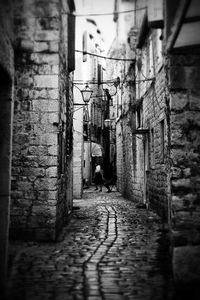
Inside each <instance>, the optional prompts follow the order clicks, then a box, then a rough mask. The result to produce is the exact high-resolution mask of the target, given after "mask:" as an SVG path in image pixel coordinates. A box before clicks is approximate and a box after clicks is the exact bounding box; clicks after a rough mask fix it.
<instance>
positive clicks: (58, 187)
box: [10, 0, 72, 240]
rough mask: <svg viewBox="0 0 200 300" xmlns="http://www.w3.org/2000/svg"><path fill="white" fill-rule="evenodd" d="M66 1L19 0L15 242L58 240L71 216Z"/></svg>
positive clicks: (14, 197) (17, 17) (14, 158)
mask: <svg viewBox="0 0 200 300" xmlns="http://www.w3.org/2000/svg"><path fill="white" fill-rule="evenodd" d="M63 3H65V1H63ZM63 3H61V1H53V0H52V1H33V0H28V1H27V0H26V1H25V0H24V1H19V2H16V7H15V19H14V25H15V69H16V72H15V84H16V87H15V109H14V137H13V164H12V209H11V230H10V232H11V237H13V238H23V239H24V238H25V239H36V240H54V239H55V238H56V233H57V232H58V231H59V230H60V229H61V227H62V224H63V217H64V215H66V214H67V213H68V211H67V210H66V208H67V204H66V201H68V200H69V201H70V199H66V197H67V196H66V189H67V188H69V186H67V187H66V184H67V178H68V176H69V174H68V172H70V168H71V166H70V161H71V155H72V151H70V150H69V151H68V157H67V158H66V156H65V151H64V150H65V147H66V145H67V142H68V141H69V140H70V139H72V137H71V136H70V135H71V133H70V130H69V129H71V127H69V126H67V125H66V111H68V108H70V105H71V104H70V103H69V100H68V99H70V97H71V95H70V93H69V86H68V82H69V78H68V65H67V55H68V52H67V49H68V45H67V43H68V41H67V28H68V27H67V14H61V12H62V10H63V9H64V10H65V11H66V9H68V7H62V6H60V5H61V4H63ZM66 5H67V4H66ZM61 38H62V43H61V42H60V41H61ZM71 101H72V100H71ZM71 118H72V117H71ZM68 121H69V124H70V117H69V118H68ZM69 124H68V125H69ZM66 161H67V164H66ZM68 196H69V195H68ZM71 197H72V196H71Z"/></svg>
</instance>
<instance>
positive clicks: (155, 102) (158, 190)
mask: <svg viewBox="0 0 200 300" xmlns="http://www.w3.org/2000/svg"><path fill="white" fill-rule="evenodd" d="M165 77H166V75H165V69H164V67H162V68H161V69H160V70H159V72H158V73H157V74H156V79H155V82H152V83H150V84H149V87H148V88H147V91H148V92H147V93H146V95H145V97H144V98H143V117H144V119H143V127H144V128H148V129H149V134H148V140H149V157H148V159H149V162H148V166H147V169H148V171H149V172H148V178H147V192H148V201H149V203H150V204H151V205H152V206H153V207H154V208H155V209H156V211H157V212H158V213H159V214H160V215H161V216H162V217H163V218H164V219H165V220H167V218H168V183H169V179H168V173H169V169H168V163H169V157H168V130H169V128H168V125H167V115H166V113H167V110H166V103H165V99H166V95H165ZM161 122H163V123H164V141H163V143H164V149H163V148H162V145H161V144H162V137H161V135H162V132H161ZM152 130H153V132H154V134H153V135H154V136H152ZM146 138H147V137H146ZM143 139H144V137H143Z"/></svg>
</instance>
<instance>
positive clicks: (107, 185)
mask: <svg viewBox="0 0 200 300" xmlns="http://www.w3.org/2000/svg"><path fill="white" fill-rule="evenodd" d="M116 182H117V175H113V176H112V178H111V179H109V180H107V181H106V182H105V183H104V186H105V187H106V188H107V189H108V191H107V192H108V193H110V192H111V189H110V186H112V185H115V184H116Z"/></svg>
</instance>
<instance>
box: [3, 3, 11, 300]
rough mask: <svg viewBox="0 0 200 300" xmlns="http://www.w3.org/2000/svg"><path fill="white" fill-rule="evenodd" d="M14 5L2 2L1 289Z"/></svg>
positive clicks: (7, 213) (7, 207)
mask: <svg viewBox="0 0 200 300" xmlns="http://www.w3.org/2000/svg"><path fill="white" fill-rule="evenodd" d="M12 13H13V10H12V3H11V1H1V2H0V274H1V275H0V290H1V295H2V296H3V294H2V293H3V291H4V287H5V283H6V273H7V253H8V251H7V250H8V230H9V217H10V183H11V181H10V178H11V158H12V155H11V153H12V119H13V100H14V99H13V98H14V97H13V85H14V53H13V30H12Z"/></svg>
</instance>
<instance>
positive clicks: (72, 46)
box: [68, 14, 75, 72]
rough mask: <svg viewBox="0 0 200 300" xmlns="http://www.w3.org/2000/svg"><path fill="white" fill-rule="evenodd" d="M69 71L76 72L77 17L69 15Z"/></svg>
mask: <svg viewBox="0 0 200 300" xmlns="http://www.w3.org/2000/svg"><path fill="white" fill-rule="evenodd" d="M68 70H69V72H72V71H74V70H75V16H74V15H72V14H69V15H68Z"/></svg>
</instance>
